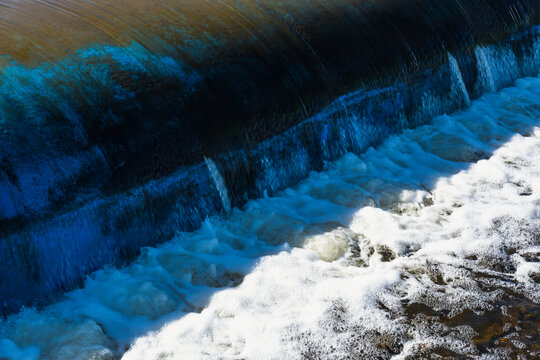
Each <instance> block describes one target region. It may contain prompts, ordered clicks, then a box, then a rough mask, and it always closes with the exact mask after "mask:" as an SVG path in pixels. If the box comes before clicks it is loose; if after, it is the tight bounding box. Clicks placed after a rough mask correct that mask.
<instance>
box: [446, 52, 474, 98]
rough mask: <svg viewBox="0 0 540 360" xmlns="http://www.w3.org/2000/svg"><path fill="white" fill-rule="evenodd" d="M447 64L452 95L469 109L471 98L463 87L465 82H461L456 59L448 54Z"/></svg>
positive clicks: (461, 77)
mask: <svg viewBox="0 0 540 360" xmlns="http://www.w3.org/2000/svg"><path fill="white" fill-rule="evenodd" d="M448 64H449V66H450V73H451V80H452V93H453V94H452V95H453V96H455V97H456V100H458V101H459V102H461V103H462V104H463V105H464V106H466V107H469V106H470V105H471V97H470V96H469V92H468V91H467V87H466V86H465V81H463V74H462V73H461V69H460V68H459V64H458V62H457V59H456V58H455V57H454V56H453V55H452V54H450V53H448Z"/></svg>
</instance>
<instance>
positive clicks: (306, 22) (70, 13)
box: [0, 0, 540, 315]
mask: <svg viewBox="0 0 540 360" xmlns="http://www.w3.org/2000/svg"><path fill="white" fill-rule="evenodd" d="M538 24H540V0H459V1H458V0H440V1H433V0H384V1H379V0H377V1H374V0H333V1H327V0H311V1H306V0H287V1H281V2H275V1H266V0H247V1H237V0H223V1H214V0H212V1H202V0H174V1H173V0H165V1H160V2H159V3H158V4H156V2H155V1H149V0H133V1H124V0H94V1H67V0H39V1H38V0H2V1H0V258H2V259H3V269H2V271H1V272H0V299H1V301H0V314H2V315H7V314H9V313H13V312H17V311H18V310H19V309H20V308H21V306H24V305H26V306H28V305H44V304H48V303H51V302H53V301H55V300H56V299H57V297H58V296H60V295H61V294H62V293H63V292H65V291H67V290H70V289H74V288H77V287H79V286H80V285H81V284H82V282H83V280H84V278H85V276H86V275H88V274H90V273H92V272H93V271H96V270H98V269H101V268H103V267H104V266H111V265H112V266H118V265H122V264H124V263H126V262H128V261H130V260H133V259H134V258H136V257H137V256H138V254H139V253H140V249H141V248H142V247H145V246H154V245H156V244H158V243H161V242H164V241H166V240H167V239H170V238H171V237H172V236H173V235H174V233H175V232H176V231H192V230H195V229H197V228H198V227H199V226H200V225H201V223H202V222H204V220H205V219H206V217H208V216H215V215H218V214H221V215H225V214H227V213H229V212H230V209H232V208H234V207H241V206H243V205H244V204H245V203H246V202H247V201H248V200H249V199H256V198H260V197H262V196H263V195H264V194H268V195H270V196H272V195H275V194H277V193H278V192H279V191H281V190H283V189H284V188H286V187H288V186H291V185H293V184H295V183H297V182H298V181H300V180H301V179H304V178H305V177H306V176H307V175H308V174H309V172H310V171H311V170H317V171H320V170H322V169H323V166H324V163H325V162H328V161H333V160H335V159H337V158H339V157H340V156H343V155H344V154H345V153H347V152H352V153H355V154H357V155H358V154H361V153H362V152H364V151H365V150H366V149H368V148H369V147H370V146H374V145H377V144H379V143H381V141H382V140H383V139H384V138H386V137H387V136H389V135H391V134H395V133H398V132H400V131H402V130H403V129H407V128H414V127H417V126H420V125H423V124H426V123H428V122H429V121H431V119H432V118H433V117H434V116H436V115H440V114H443V113H451V112H454V111H456V110H459V109H463V108H465V107H467V106H468V104H469V103H470V99H477V98H478V97H480V96H481V95H482V94H484V93H486V92H492V91H496V90H498V89H500V88H502V87H505V86H509V85H510V84H512V82H513V81H514V80H516V79H518V78H522V77H526V76H535V75H536V74H537V71H538V68H539V67H540V51H539V49H540V28H538V27H536V25H538ZM14 278H16V279H17V281H16V282H14V281H12V279H14Z"/></svg>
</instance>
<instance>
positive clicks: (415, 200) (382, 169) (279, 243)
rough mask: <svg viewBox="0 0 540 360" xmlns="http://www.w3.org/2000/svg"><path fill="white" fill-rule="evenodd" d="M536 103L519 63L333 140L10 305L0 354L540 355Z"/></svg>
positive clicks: (537, 89) (538, 95)
mask: <svg viewBox="0 0 540 360" xmlns="http://www.w3.org/2000/svg"><path fill="white" fill-rule="evenodd" d="M539 119H540V78H526V79H521V80H518V81H517V82H516V83H515V85H514V86H513V87H511V88H507V89H505V90H503V91H501V92H499V93H497V94H488V95H485V96H484V97H482V98H481V99H479V100H477V101H473V102H472V104H471V107H470V108H469V109H468V110H466V111H463V112H459V113H456V114H453V115H445V116H440V117H437V118H436V119H434V121H433V124H432V125H427V126H422V127H420V128H417V129H415V130H407V131H405V132H404V133H402V134H400V135H395V136H392V137H390V138H388V139H387V140H386V141H385V142H384V143H383V144H382V145H380V146H379V147H377V148H376V149H374V148H370V149H369V150H368V151H367V152H366V153H364V154H362V155H360V156H356V155H353V154H347V155H345V156H343V157H342V158H341V159H339V160H338V161H335V162H332V163H328V164H326V166H325V170H324V171H322V172H319V173H311V174H310V176H309V177H308V178H307V179H305V180H304V181H302V182H301V183H299V184H298V185H297V186H295V187H294V188H291V189H286V190H284V191H282V192H281V193H279V194H278V195H277V196H273V197H265V198H262V199H259V200H255V201H250V202H249V203H248V204H247V205H246V206H245V207H244V208H243V209H241V210H239V209H233V210H232V211H231V212H230V213H229V215H228V217H227V218H210V219H207V220H206V221H205V222H204V224H203V226H202V227H201V228H200V229H199V230H197V231H195V232H192V233H178V234H177V236H176V237H175V238H174V239H172V240H171V241H169V242H168V243H165V244H163V245H161V246H158V247H155V248H144V249H143V251H142V254H141V256H140V257H139V258H138V259H137V260H136V261H134V262H132V263H131V264H129V265H128V266H126V267H124V268H121V269H112V268H109V269H104V270H101V271H98V272H96V273H95V274H93V275H92V276H90V277H89V278H88V279H87V281H86V283H85V286H84V288H82V289H80V290H75V291H72V292H69V293H67V294H65V296H64V299H63V300H62V301H60V302H57V303H56V304H53V305H51V306H49V307H47V308H44V309H23V310H22V311H21V312H20V313H18V314H15V315H12V316H9V317H8V318H7V319H4V321H3V322H2V323H1V324H0V339H3V340H0V358H15V359H33V358H38V357H40V356H41V357H43V358H51V359H110V358H117V357H122V356H124V357H125V358H126V359H172V358H176V359H180V358H181V359H363V358H366V359H374V358H380V359H390V358H393V359H418V358H460V357H463V358H478V359H504V358H512V359H516V358H518V359H532V358H536V357H540V334H539V332H538V323H539V322H540V284H539V283H540V127H536V126H538V125H540V122H539ZM207 165H208V167H209V169H210V170H211V171H213V174H214V175H215V176H214V179H215V181H216V184H218V185H223V181H222V179H221V176H220V175H219V172H218V171H217V169H216V167H215V165H214V164H213V162H212V160H210V159H207ZM221 187H223V186H221ZM220 196H221V197H222V200H223V202H224V203H225V204H228V199H227V191H226V188H225V189H221V190H220Z"/></svg>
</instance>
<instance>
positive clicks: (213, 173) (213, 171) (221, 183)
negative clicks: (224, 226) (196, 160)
mask: <svg viewBox="0 0 540 360" xmlns="http://www.w3.org/2000/svg"><path fill="white" fill-rule="evenodd" d="M204 162H205V163H206V167H207V168H208V171H209V172H210V177H211V178H212V181H213V182H214V185H215V186H216V190H217V191H218V193H219V197H220V198H221V203H222V204H223V209H224V210H225V212H227V213H229V212H230V211H231V199H230V198H229V191H228V190H227V185H225V180H224V179H223V176H221V173H220V172H219V170H218V168H217V166H216V163H215V162H214V160H212V159H210V158H208V157H206V156H205V157H204Z"/></svg>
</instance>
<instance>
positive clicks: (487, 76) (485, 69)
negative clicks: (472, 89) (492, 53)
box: [474, 46, 497, 94]
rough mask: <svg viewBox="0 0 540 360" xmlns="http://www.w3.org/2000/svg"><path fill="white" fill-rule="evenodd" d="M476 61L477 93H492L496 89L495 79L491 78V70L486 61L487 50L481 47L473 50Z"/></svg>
mask: <svg viewBox="0 0 540 360" xmlns="http://www.w3.org/2000/svg"><path fill="white" fill-rule="evenodd" d="M474 54H475V56H476V61H477V63H478V83H477V87H480V88H479V89H477V92H479V93H480V94H481V93H484V92H494V91H495V90H496V89H497V86H496V84H495V79H494V78H493V70H492V69H491V64H490V63H489V61H488V54H487V49H486V48H485V47H483V46H477V47H476V49H475V50H474Z"/></svg>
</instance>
